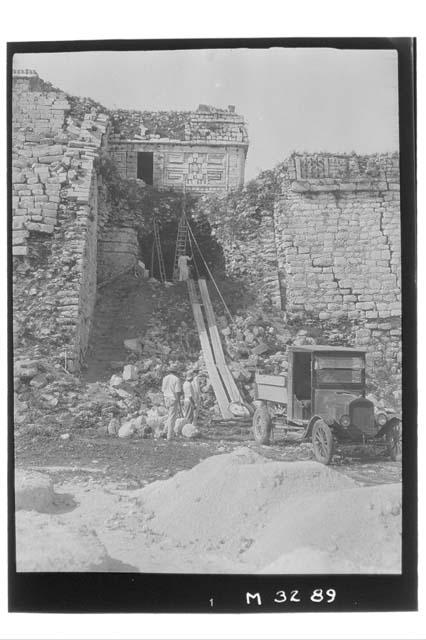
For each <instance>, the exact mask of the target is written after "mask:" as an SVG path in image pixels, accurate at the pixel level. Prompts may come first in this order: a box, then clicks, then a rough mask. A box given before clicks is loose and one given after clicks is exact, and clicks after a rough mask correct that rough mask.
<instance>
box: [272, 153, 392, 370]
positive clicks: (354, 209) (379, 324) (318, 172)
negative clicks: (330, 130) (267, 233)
mask: <svg viewBox="0 0 426 640" xmlns="http://www.w3.org/2000/svg"><path fill="white" fill-rule="evenodd" d="M399 195H400V194H399V158H398V155H397V154H394V155H382V156H379V155H373V156H361V157H359V156H353V155H352V156H332V155H315V156H298V155H295V156H293V157H292V158H291V159H290V162H289V164H288V171H287V174H286V175H285V177H284V180H283V189H282V196H281V197H280V198H279V199H278V200H277V202H276V206H275V210H274V218H275V230H276V245H277V255H278V269H279V273H280V275H281V281H282V287H281V291H282V292H283V291H284V292H285V294H284V296H283V299H282V301H281V304H282V307H283V309H285V310H286V312H287V315H288V317H290V318H291V317H295V316H300V317H304V316H305V315H306V313H308V314H311V315H312V314H313V315H314V316H316V317H317V318H318V320H319V321H322V322H337V323H338V322H339V321H343V322H345V321H347V320H349V321H351V323H352V326H353V331H354V333H353V336H354V343H355V344H357V345H363V346H366V347H368V356H367V360H368V365H369V367H371V368H372V370H373V371H374V372H375V374H376V375H380V371H381V370H383V377H384V378H386V377H389V375H391V376H396V379H398V380H399V375H400V365H401V245H400V197H399Z"/></svg>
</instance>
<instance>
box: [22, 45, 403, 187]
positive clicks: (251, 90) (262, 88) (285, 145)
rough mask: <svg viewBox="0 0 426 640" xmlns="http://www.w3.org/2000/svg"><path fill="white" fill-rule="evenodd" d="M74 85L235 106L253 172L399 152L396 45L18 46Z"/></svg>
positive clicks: (58, 81) (60, 82)
mask: <svg viewBox="0 0 426 640" xmlns="http://www.w3.org/2000/svg"><path fill="white" fill-rule="evenodd" d="M13 63H14V67H17V68H31V69H35V70H36V71H37V72H38V74H39V75H40V77H42V78H43V79H44V80H47V81H49V82H52V84H54V85H55V86H57V87H58V88H60V89H63V90H64V91H66V92H67V93H70V94H72V95H77V96H89V97H91V98H93V99H94V100H97V101H98V102H101V103H102V104H104V105H105V106H106V107H110V108H114V107H115V108H128V109H140V110H144V109H147V110H166V111H167V110H174V109H176V110H195V109H196V108H197V107H198V105H199V104H211V105H214V106H216V107H222V108H226V107H227V106H228V105H230V104H233V105H235V106H236V111H237V113H239V114H241V115H243V116H244V117H245V119H246V121H247V124H248V132H249V139H250V146H249V151H248V156H247V164H246V180H249V179H251V178H254V177H255V176H256V175H257V174H258V173H259V172H260V171H261V170H263V169H270V168H273V167H274V166H275V165H276V164H278V163H279V162H281V161H282V160H284V158H286V157H287V156H288V155H289V154H290V153H291V152H293V151H300V152H302V151H307V152H318V151H327V152H331V153H333V152H334V153H339V152H352V151H355V152H357V153H360V154H364V153H365V154H367V153H378V152H388V151H397V150H398V148H399V143H398V70H397V69H398V63H397V54H396V52H394V51H387V50H383V51H380V50H375V51H367V50H362V51H341V50H337V49H326V48H323V49H297V48H295V49H285V48H270V49H210V50H207V49H206V50H195V51H189V50H177V51H147V52H145V51H136V52H133V51H132V52H126V51H123V52H121V51H116V52H112V51H100V52H78V53H37V54H15V56H14V59H13Z"/></svg>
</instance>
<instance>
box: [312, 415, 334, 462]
mask: <svg viewBox="0 0 426 640" xmlns="http://www.w3.org/2000/svg"><path fill="white" fill-rule="evenodd" d="M312 446H313V448H314V454H315V458H316V459H317V460H318V462H321V463H322V464H330V462H331V458H332V457H333V447H334V438H333V433H332V431H331V429H330V427H329V426H328V424H326V423H325V422H324V420H317V421H316V422H315V424H314V426H313V428H312Z"/></svg>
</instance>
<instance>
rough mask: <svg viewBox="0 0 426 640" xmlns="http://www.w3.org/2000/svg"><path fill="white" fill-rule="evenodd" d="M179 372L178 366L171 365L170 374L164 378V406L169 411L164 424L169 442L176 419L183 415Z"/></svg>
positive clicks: (162, 389)
mask: <svg viewBox="0 0 426 640" xmlns="http://www.w3.org/2000/svg"><path fill="white" fill-rule="evenodd" d="M178 370H179V369H178V365H177V364H172V365H170V367H169V373H168V374H167V375H166V376H165V377H164V378H163V384H162V385H161V391H162V392H163V397H164V405H165V407H166V409H167V417H166V420H165V423H164V430H165V433H166V434H167V440H171V439H172V437H173V430H174V427H175V422H176V419H177V417H178V416H179V415H181V408H180V399H181V397H182V382H181V380H180V378H179V377H178V375H177V374H178Z"/></svg>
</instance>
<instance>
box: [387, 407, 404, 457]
mask: <svg viewBox="0 0 426 640" xmlns="http://www.w3.org/2000/svg"><path fill="white" fill-rule="evenodd" d="M386 443H387V447H388V453H389V456H390V459H391V460H393V461H394V462H396V461H398V462H399V461H400V460H401V458H402V423H401V420H399V419H398V418H395V419H394V420H392V421H391V425H390V426H389V429H388V431H387V432H386Z"/></svg>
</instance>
